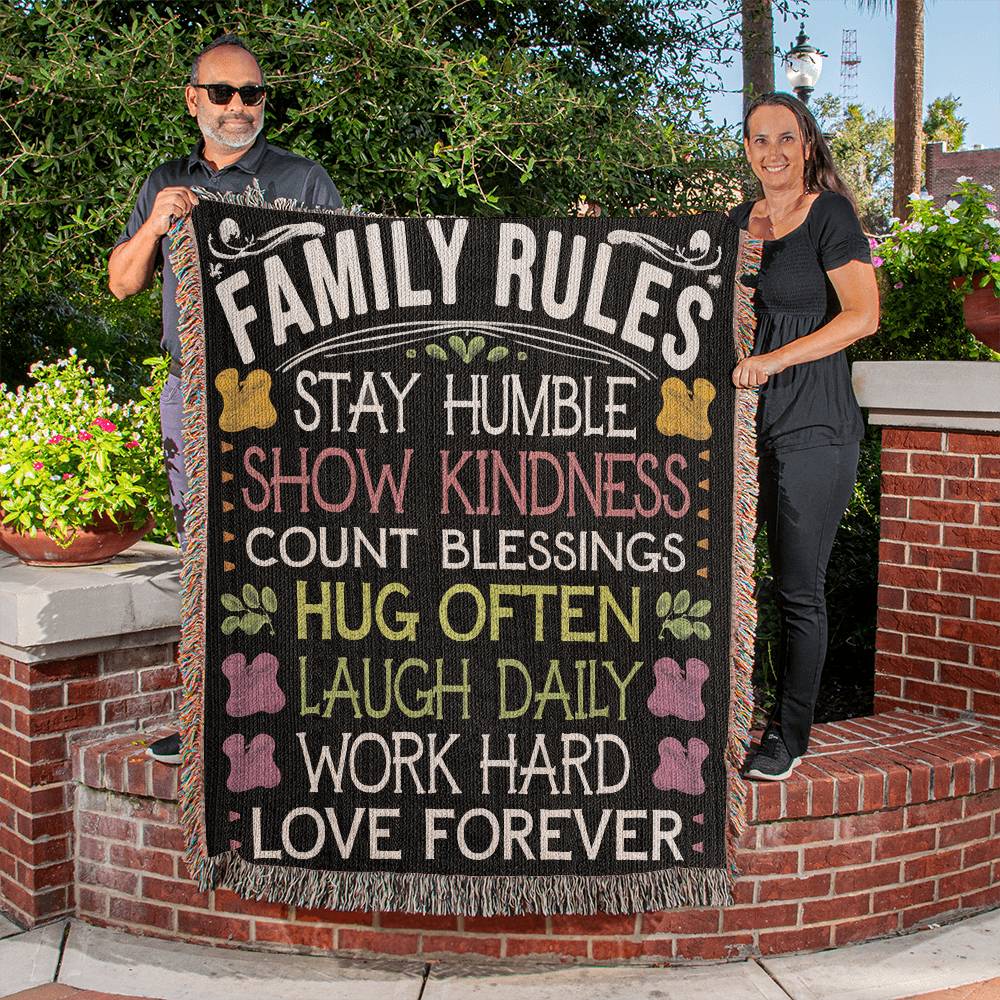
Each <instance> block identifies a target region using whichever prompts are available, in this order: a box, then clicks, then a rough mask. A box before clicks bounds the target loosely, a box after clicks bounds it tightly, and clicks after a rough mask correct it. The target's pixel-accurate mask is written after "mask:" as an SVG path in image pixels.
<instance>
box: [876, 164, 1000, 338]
mask: <svg viewBox="0 0 1000 1000" xmlns="http://www.w3.org/2000/svg"><path fill="white" fill-rule="evenodd" d="M994 198H995V196H994V194H993V189H992V188H991V187H990V186H989V185H983V184H976V183H975V182H974V181H972V180H970V179H969V178H968V177H960V178H959V179H958V187H957V188H956V190H955V191H954V193H953V197H952V198H951V199H950V200H949V201H947V202H946V203H945V204H944V205H943V206H941V207H940V208H937V207H936V206H935V205H934V202H933V201H932V200H931V196H930V195H927V194H920V195H911V196H910V201H911V211H910V218H909V219H908V220H907V221H906V222H904V223H900V221H899V220H898V219H895V220H893V222H894V226H893V229H892V231H891V232H890V233H889V234H888V235H887V236H885V237H883V238H882V239H881V240H877V241H875V240H873V244H874V246H873V254H875V256H873V258H872V262H873V263H874V264H875V266H876V267H884V268H885V273H886V276H887V278H888V281H889V282H890V283H891V284H892V286H893V288H895V289H900V288H905V287H906V285H907V283H908V282H910V281H911V280H914V279H916V280H918V281H919V280H926V279H928V278H931V277H934V276H937V277H938V278H944V279H946V280H949V281H950V282H951V286H952V288H954V289H955V290H956V294H961V295H963V296H964V297H965V298H964V302H963V308H964V312H965V320H966V325H967V326H968V328H969V330H970V331H971V332H972V333H973V335H974V336H976V337H978V338H979V339H980V340H981V341H982V342H983V343H985V344H987V345H988V346H989V347H991V348H992V349H993V350H1000V219H998V217H997V214H998V213H997V202H996V201H995V200H994Z"/></svg>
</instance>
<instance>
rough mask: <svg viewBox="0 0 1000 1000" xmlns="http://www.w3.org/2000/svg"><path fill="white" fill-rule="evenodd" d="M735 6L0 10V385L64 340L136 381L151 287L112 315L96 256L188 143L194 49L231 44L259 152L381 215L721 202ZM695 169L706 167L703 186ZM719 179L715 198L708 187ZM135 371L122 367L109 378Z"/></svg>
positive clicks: (317, 2)
mask: <svg viewBox="0 0 1000 1000" xmlns="http://www.w3.org/2000/svg"><path fill="white" fill-rule="evenodd" d="M738 12H739V4H737V3H735V0H724V2H723V3H722V4H721V6H720V4H719V2H718V0H685V2H684V3H682V4H674V3H669V2H666V0H661V2H655V3H649V4H647V3H642V2H639V0H601V2H588V3H583V2H580V3H573V4H555V3H549V2H540V3H535V4H523V3H515V2H508V0H482V2H480V3H474V4H454V3H453V2H451V0H385V2H384V3H380V4H361V5H359V4H355V3H353V2H351V3H348V2H346V0H308V2H307V0H298V2H289V0H256V2H253V3H246V4H243V5H239V4H237V5H231V4H223V3H219V2H208V3H196V2H193V0H173V2H171V3H169V4H155V5H153V4H149V5H148V6H140V5H137V4H134V3H127V2H111V0H108V2H102V3H100V4H94V3H92V2H90V0H21V2H18V3H10V4H4V5H0V134H2V135H3V141H2V143H0V147H2V149H3V150H4V152H3V154H2V162H0V252H2V254H3V258H4V268H3V269H2V270H0V296H2V301H4V302H5V303H6V304H8V305H9V304H10V303H17V307H16V308H7V309H5V310H4V311H3V314H2V317H0V378H3V379H5V380H6V381H8V382H9V383H14V382H16V381H18V380H19V379H20V378H21V377H23V374H24V372H25V371H26V367H27V364H28V363H30V362H31V361H33V360H35V359H36V358H39V357H41V358H47V357H54V356H58V355H59V354H62V353H65V347H66V345H67V344H69V343H74V344H75V345H76V346H78V347H79V348H80V349H81V351H83V352H84V353H86V354H87V356H88V357H90V358H91V361H92V362H94V363H96V364H98V366H99V367H103V362H104V359H105V358H108V359H109V361H108V363H109V366H110V367H111V368H112V369H113V370H115V371H116V372H119V371H120V370H121V369H122V368H124V369H125V371H124V372H122V373H121V374H119V375H118V376H117V377H118V378H120V380H121V381H122V382H123V383H125V382H129V381H131V382H132V383H133V384H135V379H136V373H135V371H134V365H133V364H131V362H128V361H127V360H126V359H127V358H129V357H131V358H134V357H144V356H145V355H146V354H147V353H149V349H150V346H151V345H152V344H154V343H155V342H156V341H157V339H158V336H159V322H158V315H157V310H156V308H155V293H153V294H152V295H150V296H148V297H144V298H143V299H142V300H141V301H137V300H136V299H135V298H133V299H130V300H128V302H126V303H125V304H123V305H120V304H118V303H115V302H114V301H113V300H112V298H111V296H110V294H109V293H108V292H107V290H106V276H105V270H106V261H107V256H108V253H109V252H110V249H111V247H112V246H113V244H114V242H115V241H116V239H117V238H118V236H119V234H120V232H121V230H122V226H123V224H124V222H125V220H126V219H127V217H128V214H129V212H130V210H131V207H132V205H133V204H134V202H135V197H136V194H137V192H138V189H139V185H140V184H141V183H142V181H143V179H144V178H145V176H146V175H147V174H148V173H149V171H150V170H151V169H152V168H153V167H155V166H156V165H157V164H159V163H161V162H163V161H164V160H166V159H169V158H172V157H176V156H179V155H184V154H186V153H187V151H188V150H189V149H190V148H191V147H192V146H193V145H194V144H195V142H196V141H197V140H198V132H197V127H196V125H195V123H194V122H193V120H192V119H191V118H190V117H188V116H187V114H186V111H185V109H184V106H183V83H184V81H185V79H186V77H187V74H188V71H189V67H190V63H191V60H192V58H193V56H194V55H195V54H196V53H197V51H198V50H199V49H200V48H201V47H202V46H203V45H204V44H205V43H206V42H207V41H209V40H210V39H211V38H213V37H216V36H217V35H218V34H219V33H221V31H222V30H231V31H236V32H238V33H240V34H241V35H243V37H245V38H246V39H247V41H248V44H250V46H251V47H252V48H253V49H254V50H255V52H256V53H257V55H258V56H259V58H260V60H261V63H262V65H263V67H264V71H265V74H266V77H267V80H268V84H269V86H270V88H271V90H270V92H269V95H268V108H267V112H266V121H267V123H268V135H269V138H270V139H271V140H272V141H274V142H275V143H277V144H279V145H282V146H284V147H286V148H289V149H292V150H293V151H295V152H297V153H301V154H303V155H306V156H310V157H313V158H315V159H317V160H318V161H320V162H321V163H323V165H324V166H325V167H326V168H327V170H328V171H329V173H330V174H331V176H332V177H333V178H334V179H335V181H336V182H337V185H338V186H339V187H340V189H341V191H342V192H343V194H344V199H345V202H346V203H347V204H349V205H350V204H356V205H359V206H361V207H362V208H364V209H365V210H367V211H374V212H380V213H386V214H391V215H409V214H413V213H433V214H444V215H451V214H454V215H482V214H492V215H499V214H510V215H565V214H567V213H568V212H569V211H570V210H571V206H573V205H574V204H575V203H576V202H577V199H578V198H579V197H580V195H581V194H585V195H586V196H587V197H589V198H590V199H592V200H596V201H598V202H600V203H601V204H602V205H603V207H604V209H605V210H606V211H611V212H619V213H621V212H632V211H636V210H641V211H658V212H663V213H668V212H686V211H691V210H696V209H699V208H707V207H718V205H719V193H718V185H719V184H720V182H724V181H725V178H726V176H728V175H730V174H731V173H732V172H733V171H734V170H735V169H736V168H735V161H734V159H733V158H732V156H731V155H730V152H729V151H728V149H727V147H726V145H725V138H724V136H723V135H722V133H721V132H717V131H713V130H712V129H710V128H707V127H706V126H705V125H704V120H703V111H704V105H705V98H706V91H707V86H708V85H707V84H706V82H705V81H706V79H711V78H712V73H713V70H712V68H711V67H712V66H713V64H714V63H713V60H715V59H717V58H718V57H720V55H722V54H723V53H724V51H725V50H726V48H727V47H729V46H731V45H732V43H733V40H734V38H735V29H736V26H737V24H738ZM706 168H710V171H711V172H710V173H709V171H708V170H706ZM723 187H725V184H724V183H723ZM130 368H131V369H132V370H131V371H129V370H128V369H130Z"/></svg>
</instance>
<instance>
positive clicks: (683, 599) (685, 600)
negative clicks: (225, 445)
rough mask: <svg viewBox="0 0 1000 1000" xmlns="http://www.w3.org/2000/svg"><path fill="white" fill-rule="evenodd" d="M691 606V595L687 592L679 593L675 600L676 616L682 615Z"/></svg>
mask: <svg viewBox="0 0 1000 1000" xmlns="http://www.w3.org/2000/svg"><path fill="white" fill-rule="evenodd" d="M690 604H691V594H690V592H689V591H687V590H681V591H678V593H677V596H676V597H675V598H674V614H677V615H682V614H684V612H685V611H687V609H688V607H689V606H690Z"/></svg>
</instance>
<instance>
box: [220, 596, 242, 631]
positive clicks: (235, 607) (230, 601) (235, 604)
mask: <svg viewBox="0 0 1000 1000" xmlns="http://www.w3.org/2000/svg"><path fill="white" fill-rule="evenodd" d="M219 600H221V601H222V606H223V607H224V608H225V609H226V610H227V611H233V612H236V613H237V614H242V612H244V611H246V608H244V607H243V602H242V601H241V600H240V599H239V598H238V597H237V596H236V595H235V594H223V595H222V597H220V598H219ZM226 634H227V635H228V634H229V633H228V632H227V633H226Z"/></svg>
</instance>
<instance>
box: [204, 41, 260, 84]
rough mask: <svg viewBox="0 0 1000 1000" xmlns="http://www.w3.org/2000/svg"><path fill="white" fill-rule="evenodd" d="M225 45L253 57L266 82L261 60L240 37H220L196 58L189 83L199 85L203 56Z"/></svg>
mask: <svg viewBox="0 0 1000 1000" xmlns="http://www.w3.org/2000/svg"><path fill="white" fill-rule="evenodd" d="M223 45H231V46H232V47H233V48H234V49H242V50H243V51H244V52H246V54H247V55H248V56H251V57H252V58H253V61H254V62H255V63H257V69H259V70H260V82H261V83H264V82H265V80H264V70H263V68H262V67H261V65H260V60H259V59H258V58H257V57H256V56H255V55H254V54H253V53H252V52H251V51H250V49H248V48H247V44H246V42H244V41H243V39H242V38H240V36H239V35H219V37H218V38H216V39H215V41H214V42H209V43H208V45H206V46H205V47H204V48H203V49H202V50H201V52H199V53H198V54H197V55H196V56H195V57H194V62H193V63H191V76H190V79H189V81H188V82H189V83H191V84H196V83H198V65H199V64H200V63H201V58H202V56H204V55H205V54H206V53H208V52H211V51H212V49H219V48H222V46H223Z"/></svg>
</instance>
